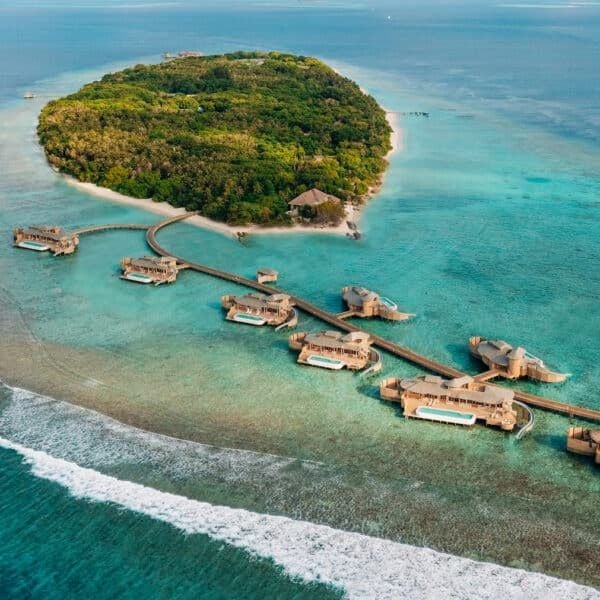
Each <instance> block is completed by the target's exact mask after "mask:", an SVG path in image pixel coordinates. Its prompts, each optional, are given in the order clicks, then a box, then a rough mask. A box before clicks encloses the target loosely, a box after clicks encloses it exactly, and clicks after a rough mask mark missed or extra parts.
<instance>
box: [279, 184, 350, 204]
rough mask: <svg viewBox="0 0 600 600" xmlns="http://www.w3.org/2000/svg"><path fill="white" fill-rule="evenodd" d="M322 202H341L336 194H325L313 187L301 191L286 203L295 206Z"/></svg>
mask: <svg viewBox="0 0 600 600" xmlns="http://www.w3.org/2000/svg"><path fill="white" fill-rule="evenodd" d="M324 202H341V200H340V199H339V198H338V197H336V196H332V195H331V194H326V193H325V192H322V191H321V190H318V189H317V188H313V189H312V190H308V191H306V192H302V194H300V195H299V196H296V197H295V198H294V199H293V200H290V201H289V202H288V204H289V205H290V206H291V207H292V208H295V207H298V206H319V204H323V203H324Z"/></svg>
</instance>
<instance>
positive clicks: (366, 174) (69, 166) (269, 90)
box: [38, 52, 390, 224]
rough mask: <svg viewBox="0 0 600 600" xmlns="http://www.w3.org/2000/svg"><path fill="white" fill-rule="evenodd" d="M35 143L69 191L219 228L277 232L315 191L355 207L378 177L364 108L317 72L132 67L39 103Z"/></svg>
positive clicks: (380, 123) (283, 64)
mask: <svg viewBox="0 0 600 600" xmlns="http://www.w3.org/2000/svg"><path fill="white" fill-rule="evenodd" d="M38 134H39V138H40V141H41V143H42V145H43V147H44V149H45V151H46V155H47V157H48V160H49V162H50V163H51V164H52V165H53V166H54V167H56V168H58V169H59V170H60V171H62V172H64V173H68V174H70V175H73V176H74V177H76V178H77V179H79V180H81V181H89V182H92V183H96V184H98V185H101V186H104V187H108V188H110V189H113V190H115V191H118V192H121V193H123V194H127V195H130V196H135V197H136V198H154V199H155V200H157V201H163V200H165V201H167V202H169V203H170V204H172V205H174V206H184V207H186V208H187V209H188V210H199V211H200V212H201V213H202V214H204V215H206V216H208V217H211V218H213V219H217V220H219V221H227V222H229V223H235V224H242V223H262V224H274V223H285V222H289V217H288V216H287V215H286V211H287V210H288V205H287V202H288V201H289V200H291V199H292V198H293V197H295V196H297V195H298V194H299V193H301V192H303V191H305V190H307V189H310V188H313V187H316V188H319V189H321V190H323V191H324V192H327V193H329V194H334V195H336V196H338V197H339V198H341V199H342V200H344V201H349V200H356V199H358V198H361V197H364V195H365V194H366V193H367V190H368V188H369V186H371V185H373V184H374V183H376V181H377V180H378V178H379V177H380V176H381V173H382V172H383V170H384V169H385V166H386V163H385V159H384V156H385V154H386V153H387V151H388V150H389V148H390V141H389V138H390V127H389V125H388V123H387V121H386V118H385V113H384V111H383V110H382V109H381V108H380V107H379V106H378V104H377V103H376V101H375V100H374V99H373V98H372V97H370V96H367V95H365V94H363V93H362V92H361V91H360V89H359V88H358V86H357V85H356V84H355V83H354V82H352V81H350V80H349V79H347V78H345V77H342V76H341V75H339V74H337V73H336V72H334V71H333V70H332V69H331V68H330V67H328V66H327V65H325V64H324V63H322V62H321V61H319V60H316V59H314V58H310V57H304V56H294V55H290V54H281V53H275V52H271V53H260V52H237V53H233V54H226V55H220V56H206V57H192V58H181V59H176V60H172V61H168V62H164V63H161V64H157V65H137V66H135V67H133V68H130V69H126V70H124V71H120V72H118V73H111V74H108V75H105V76H104V77H103V78H102V79H101V80H100V81H96V82H93V83H90V84H88V85H86V86H84V87H83V88H82V89H81V90H79V91H78V92H77V93H75V94H72V95H70V96H66V97H65V98H61V99H59V100H54V101H52V102H50V103H49V104H48V105H47V106H46V107H45V108H44V109H43V111H42V113H41V115H40V120H39V126H38Z"/></svg>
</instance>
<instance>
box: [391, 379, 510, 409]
mask: <svg viewBox="0 0 600 600" xmlns="http://www.w3.org/2000/svg"><path fill="white" fill-rule="evenodd" d="M472 381H473V380H472V378H470V377H460V378H458V379H450V380H448V379H442V378H441V377H438V376H436V375H426V376H425V377H417V378H415V379H402V380H401V381H400V387H401V388H402V389H403V390H406V391H408V392H413V393H415V394H420V395H426V394H428V395H430V396H449V397H451V398H455V399H457V400H465V401H467V402H477V403H479V404H488V405H500V404H503V403H504V402H512V400H513V398H514V392H513V391H512V390H507V389H505V388H501V387H498V386H495V385H483V386H482V387H480V386H478V387H479V389H469V384H470V383H471V382H472ZM480 390H481V391H480Z"/></svg>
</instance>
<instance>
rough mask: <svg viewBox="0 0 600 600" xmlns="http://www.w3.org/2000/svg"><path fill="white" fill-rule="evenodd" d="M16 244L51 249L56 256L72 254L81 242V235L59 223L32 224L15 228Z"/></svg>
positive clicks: (22, 246)
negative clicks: (70, 231) (63, 227)
mask: <svg viewBox="0 0 600 600" xmlns="http://www.w3.org/2000/svg"><path fill="white" fill-rule="evenodd" d="M13 236H14V243H15V246H18V247H19V248H25V249H27V250H36V251H38V252H45V251H46V250H50V251H51V252H53V253H54V256H58V255H60V254H72V253H73V252H75V250H76V249H77V246H78V244H79V236H78V235H77V234H75V233H69V232H67V231H65V230H64V229H62V228H61V227H58V225H32V226H31V227H28V228H23V227H18V228H17V229H14V230H13Z"/></svg>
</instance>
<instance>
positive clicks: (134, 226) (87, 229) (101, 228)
mask: <svg viewBox="0 0 600 600" xmlns="http://www.w3.org/2000/svg"><path fill="white" fill-rule="evenodd" d="M186 216H188V215H186ZM149 227H150V225H140V224H138V223H111V224H109V225H90V226H89V227H83V228H82V229H76V230H75V231H73V232H71V233H73V234H75V235H82V234H84V233H95V232H96V231H107V230H109V229H148V228H149Z"/></svg>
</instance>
